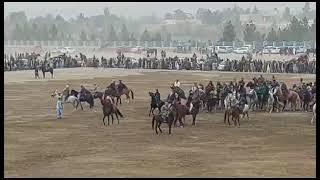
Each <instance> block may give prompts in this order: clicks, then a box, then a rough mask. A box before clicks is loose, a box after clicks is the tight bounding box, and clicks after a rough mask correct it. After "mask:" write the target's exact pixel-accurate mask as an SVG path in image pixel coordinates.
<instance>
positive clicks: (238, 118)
mask: <svg viewBox="0 0 320 180" xmlns="http://www.w3.org/2000/svg"><path fill="white" fill-rule="evenodd" d="M237 120H238V127H240V116H238V117H237Z"/></svg>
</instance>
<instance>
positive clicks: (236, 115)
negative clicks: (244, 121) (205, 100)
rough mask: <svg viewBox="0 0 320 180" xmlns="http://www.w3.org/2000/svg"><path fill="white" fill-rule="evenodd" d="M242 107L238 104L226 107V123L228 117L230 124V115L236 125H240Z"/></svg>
mask: <svg viewBox="0 0 320 180" xmlns="http://www.w3.org/2000/svg"><path fill="white" fill-rule="evenodd" d="M241 113H242V112H241V109H240V108H239V107H238V106H232V107H230V108H229V109H226V110H225V112H224V123H225V124H226V120H227V119H228V124H229V126H230V125H231V124H230V116H231V119H232V121H233V123H234V125H235V126H237V124H238V127H240V114H241Z"/></svg>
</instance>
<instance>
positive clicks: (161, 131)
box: [158, 121, 162, 134]
mask: <svg viewBox="0 0 320 180" xmlns="http://www.w3.org/2000/svg"><path fill="white" fill-rule="evenodd" d="M160 126H161V121H159V124H158V128H159V130H160V133H161V134H162V130H161V128H160Z"/></svg>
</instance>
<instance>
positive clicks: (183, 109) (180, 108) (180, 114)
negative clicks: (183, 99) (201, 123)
mask: <svg viewBox="0 0 320 180" xmlns="http://www.w3.org/2000/svg"><path fill="white" fill-rule="evenodd" d="M192 104H193V108H192V110H191V113H190V112H189V108H188V107H187V106H184V105H182V104H180V103H176V104H175V106H174V108H175V111H176V118H175V120H174V125H175V126H176V123H177V120H179V123H180V125H181V126H182V127H183V126H184V124H183V122H182V118H183V121H184V122H185V116H186V115H192V126H195V125H196V124H195V122H196V118H197V114H198V113H199V109H200V101H197V102H193V103H192Z"/></svg>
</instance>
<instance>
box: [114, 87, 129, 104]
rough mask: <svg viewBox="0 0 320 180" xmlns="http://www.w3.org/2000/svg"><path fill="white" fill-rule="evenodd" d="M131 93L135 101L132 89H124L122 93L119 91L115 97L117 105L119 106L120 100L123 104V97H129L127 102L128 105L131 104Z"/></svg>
mask: <svg viewBox="0 0 320 180" xmlns="http://www.w3.org/2000/svg"><path fill="white" fill-rule="evenodd" d="M130 92H131V97H132V99H134V96H133V91H132V89H129V88H124V89H122V90H121V91H117V93H116V94H115V95H114V96H115V97H117V103H116V104H117V105H118V102H119V100H120V104H122V102H121V96H122V95H126V97H127V100H126V101H127V103H129V102H130Z"/></svg>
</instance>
